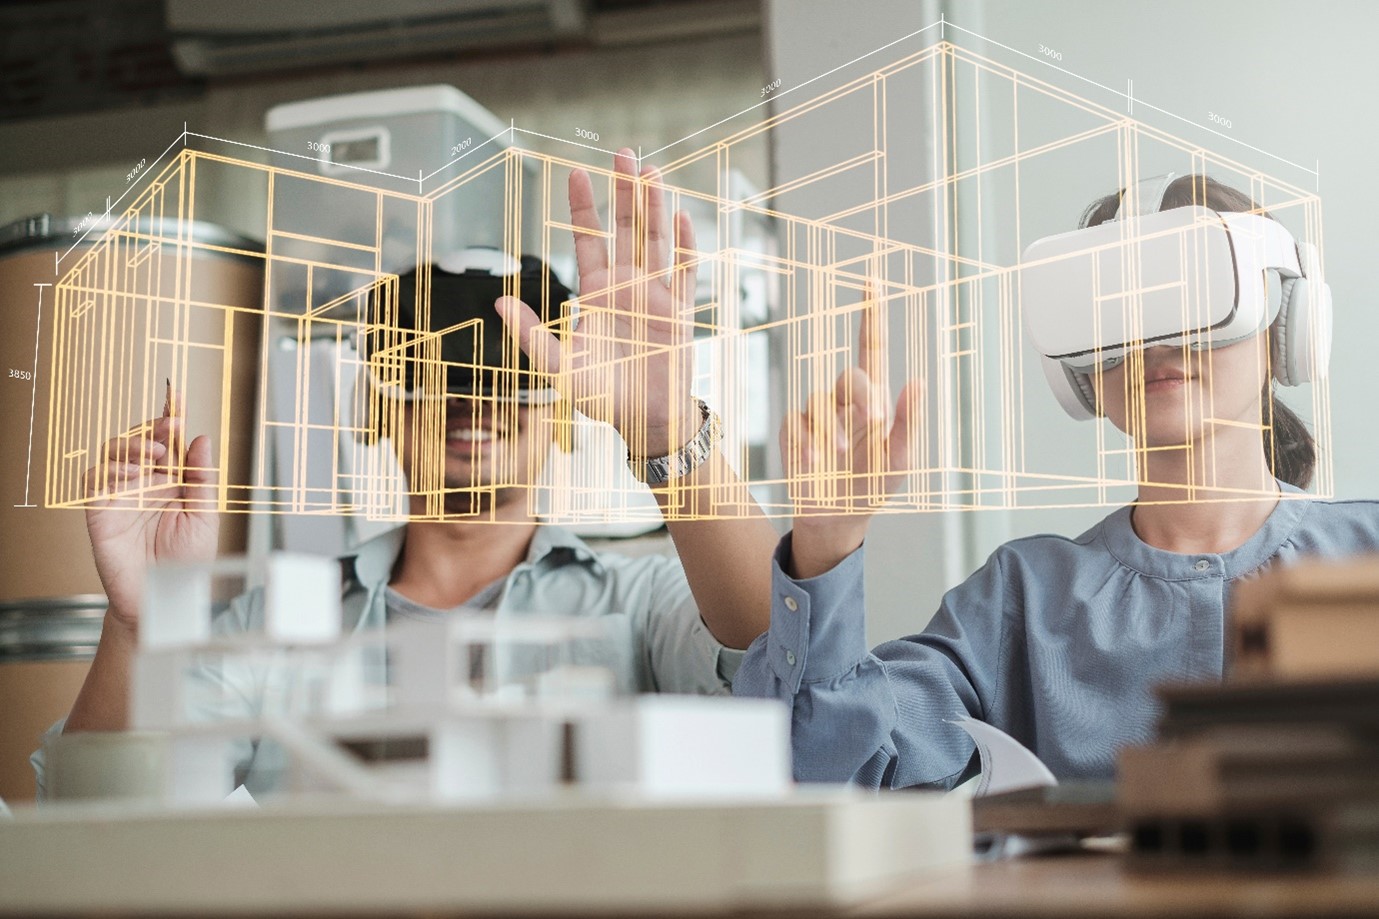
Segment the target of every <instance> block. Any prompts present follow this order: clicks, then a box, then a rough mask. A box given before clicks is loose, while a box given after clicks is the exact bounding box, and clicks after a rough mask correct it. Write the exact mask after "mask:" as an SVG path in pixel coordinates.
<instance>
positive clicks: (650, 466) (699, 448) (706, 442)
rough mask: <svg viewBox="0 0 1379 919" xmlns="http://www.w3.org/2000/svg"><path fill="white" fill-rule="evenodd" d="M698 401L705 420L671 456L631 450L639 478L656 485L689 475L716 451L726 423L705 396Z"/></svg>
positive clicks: (634, 472) (630, 463)
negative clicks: (637, 453)
mask: <svg viewBox="0 0 1379 919" xmlns="http://www.w3.org/2000/svg"><path fill="white" fill-rule="evenodd" d="M694 402H695V404H696V405H698V406H699V412H700V414H701V415H703V418H704V421H703V424H701V425H700V426H699V431H698V433H696V434H695V435H694V436H693V437H691V438H690V439H689V442H688V443H686V444H685V445H684V446H683V447H681V448H680V449H678V450H674V451H672V452H671V453H670V454H669V455H668V456H656V457H651V458H650V459H646V458H642V457H634V456H633V455H632V451H631V450H630V449H629V450H628V453H627V466H628V468H629V469H631V470H632V475H633V476H634V477H635V478H636V479H637V481H639V482H642V483H644V484H646V485H652V486H655V485H664V484H665V483H666V482H669V481H670V480H672V479H678V478H681V477H682V476H687V475H689V474H690V473H691V472H693V471H694V470H696V469H698V468H699V467H700V466H702V465H704V463H705V462H706V461H707V460H708V458H709V457H710V456H712V455H713V450H714V447H716V446H718V442H719V441H720V440H722V439H723V423H722V422H721V421H720V420H719V417H718V413H717V412H715V411H714V410H713V409H711V408H709V407H708V405H707V404H705V402H704V400H703V399H699V398H696V399H695V400H694Z"/></svg>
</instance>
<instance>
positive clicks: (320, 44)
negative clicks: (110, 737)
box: [0, 0, 1379, 640]
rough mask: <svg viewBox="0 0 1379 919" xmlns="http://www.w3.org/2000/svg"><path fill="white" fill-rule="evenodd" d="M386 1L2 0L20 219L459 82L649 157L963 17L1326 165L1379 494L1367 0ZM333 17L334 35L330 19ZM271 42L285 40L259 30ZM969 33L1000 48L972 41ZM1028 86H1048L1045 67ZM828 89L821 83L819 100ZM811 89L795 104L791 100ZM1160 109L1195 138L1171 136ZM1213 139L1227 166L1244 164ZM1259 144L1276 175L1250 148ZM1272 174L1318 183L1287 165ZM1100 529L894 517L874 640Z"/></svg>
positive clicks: (786, 145)
mask: <svg viewBox="0 0 1379 919" xmlns="http://www.w3.org/2000/svg"><path fill="white" fill-rule="evenodd" d="M379 7H380V5H379V4H370V3H366V2H356V0H342V2H336V3H331V4H329V5H326V6H323V5H321V4H319V3H315V2H305V0H277V2H267V0H265V2H257V0H253V2H244V3H236V4H204V3H197V2H194V0H187V2H180V0H166V2H164V0H107V2H97V0H47V2H15V3H8V4H5V5H4V6H3V7H0V42H3V46H4V56H5V60H6V66H5V68H4V73H3V75H0V99H3V100H4V109H3V115H2V116H0V223H3V222H7V221H9V220H12V219H15V218H18V217H22V216H25V215H28V214H31V213H35V212H39V211H50V212H53V213H56V214H66V215H71V216H78V217H79V216H81V215H83V214H85V213H86V212H88V211H99V210H101V209H102V208H103V206H104V200H105V197H106V196H107V195H109V194H111V193H112V191H113V192H116V193H118V192H119V191H120V190H122V189H123V188H124V187H125V178H126V175H127V173H128V171H129V169H130V168H131V167H132V165H133V164H134V163H136V162H138V161H139V160H140V159H141V158H145V157H148V158H150V159H151V158H152V157H153V156H156V155H157V154H158V152H160V151H161V150H162V149H163V147H165V146H166V145H167V144H168V142H169V141H170V140H172V139H173V138H174V137H176V136H177V135H178V134H179V133H180V132H181V130H182V126H183V124H184V123H186V124H187V125H188V126H189V127H190V128H191V129H192V130H194V131H197V132H199V133H204V134H210V135H215V136H220V137H227V138H232V139H235V140H239V141H243V142H246V143H251V144H262V143H263V142H264V140H265V134H264V130H263V117H264V113H265V112H266V111H267V109H268V108H270V107H271V106H273V105H276V104H278V103H282V102H286V101H291V100H297V99H304V98H311V97H314V96H320V95H326V94H332V93H343V92H351V91H359V90H367V89H382V88H390V87H398V86H407V85H416V84H425V83H437V82H439V83H449V84H452V85H454V86H456V87H458V88H460V89H461V90H463V91H464V92H466V93H468V94H469V95H471V96H472V97H474V98H475V99H476V100H477V101H479V102H480V103H482V104H483V105H485V106H487V107H488V108H489V109H491V110H492V111H493V112H494V113H496V114H497V115H498V117H499V118H500V119H503V120H507V119H509V118H511V119H514V120H516V121H517V123H518V124H519V125H524V126H527V127H529V128H531V129H533V130H549V132H550V133H552V134H564V133H567V132H570V131H572V130H573V128H574V126H576V125H579V126H582V127H590V128H592V129H594V130H597V131H599V132H600V134H601V137H602V140H603V145H604V146H612V145H616V144H618V143H623V142H626V143H629V144H632V145H634V146H635V145H637V144H641V145H642V146H643V147H644V148H647V149H649V148H651V147H653V146H656V145H659V144H663V143H668V142H670V141H672V140H675V139H677V138H679V137H682V136H683V135H685V134H688V133H690V132H691V131H694V130H696V129H698V128H700V127H703V126H705V125H708V124H711V123H713V122H715V121H717V120H719V119H720V118H723V117H724V116H726V115H730V114H732V113H734V112H737V111H740V110H742V109H745V108H747V107H749V106H751V105H753V104H755V103H756V102H757V101H758V100H759V96H760V90H761V88H762V87H763V86H764V85H766V84H768V83H770V82H771V81H773V80H777V79H779V80H781V81H782V85H783V86H784V87H790V86H793V85H796V84H798V83H800V82H802V81H804V80H806V79H809V78H812V77H814V76H816V75H818V74H820V73H822V72H824V71H826V70H829V69H831V68H833V67H836V66H838V65H839V64H842V63H845V62H847V61H849V60H851V59H853V58H855V57H857V56H858V55H861V54H864V53H866V52H868V51H871V50H873V49H876V48H878V47H880V46H882V45H885V44H887V43H890V42H893V41H895V40H896V39H898V38H901V37H902V36H904V35H906V34H908V33H910V32H912V31H914V30H916V29H919V28H922V27H924V26H927V25H929V24H931V23H933V22H935V21H937V19H938V18H939V17H940V16H945V17H947V20H948V21H949V22H951V23H953V24H955V25H957V26H961V27H963V28H966V29H969V30H971V31H973V32H977V33H981V34H983V35H985V36H987V37H988V38H990V39H992V40H993V41H996V42H1000V43H1002V44H1005V45H1008V46H1009V47H1010V48H1011V49H1017V50H1019V51H1023V52H1025V53H1026V54H1036V53H1037V49H1038V47H1039V46H1040V45H1046V46H1049V47H1053V48H1056V49H1057V50H1058V52H1059V53H1060V54H1061V55H1062V60H1061V62H1060V63H1061V66H1063V67H1065V68H1066V69H1068V70H1069V71H1072V72H1074V73H1077V74H1081V75H1083V76H1085V77H1086V78H1088V79H1089V80H1095V81H1097V82H1101V83H1103V84H1105V85H1106V86H1108V87H1113V88H1116V89H1120V88H1121V87H1123V86H1124V85H1125V82H1126V80H1129V79H1133V80H1134V87H1135V94H1136V96H1137V97H1138V98H1139V99H1141V100H1143V101H1145V102H1150V103H1153V104H1154V105H1157V106H1159V107H1160V108H1163V109H1165V110H1167V111H1170V112H1174V113H1178V114H1180V115H1181V116H1183V117H1184V118H1186V119H1188V120H1189V121H1193V122H1195V123H1196V124H1197V125H1199V126H1200V125H1204V124H1205V123H1206V120H1207V115H1208V112H1209V111H1216V112H1221V113H1225V114H1226V115H1227V116H1228V117H1229V118H1230V120H1231V123H1232V127H1231V129H1230V130H1229V134H1230V137H1231V138H1232V139H1233V140H1234V141H1238V142H1240V143H1241V144H1244V145H1249V146H1250V147H1255V148H1259V149H1260V150H1267V151H1271V152H1272V153H1275V154H1277V155H1278V156H1280V157H1283V158H1285V159H1288V160H1292V161H1293V162H1295V163H1299V164H1302V165H1304V166H1306V167H1309V168H1312V169H1318V167H1319V172H1320V178H1319V182H1318V183H1317V184H1318V185H1319V187H1320V190H1321V193H1322V197H1323V211H1324V214H1325V259H1326V270H1327V277H1328V280H1329V282H1330V284H1331V286H1332V289H1333V291H1334V294H1335V301H1336V309H1337V330H1338V331H1337V340H1336V345H1335V352H1334V356H1333V363H1332V368H1333V381H1334V382H1333V388H1332V400H1333V401H1332V410H1333V424H1334V431H1335V443H1334V447H1335V450H1334V464H1335V482H1336V491H1337V494H1338V496H1340V497H1344V498H1354V497H1363V496H1371V495H1374V494H1375V493H1376V491H1379V489H1377V488H1376V486H1377V485H1379V475H1376V473H1375V471H1374V466H1375V460H1374V457H1375V456H1376V455H1379V431H1376V426H1375V425H1374V424H1373V417H1374V412H1373V409H1372V407H1371V406H1370V405H1369V404H1368V398H1369V393H1370V392H1371V391H1373V390H1374V388H1375V385H1376V383H1379V376H1377V375H1376V374H1377V371H1376V366H1379V365H1376V362H1375V361H1374V360H1373V359H1372V358H1371V351H1372V350H1373V343H1374V342H1375V341H1377V340H1379V311H1375V310H1372V309H1370V308H1369V303H1370V300H1371V299H1372V296H1373V295H1372V294H1371V291H1370V289H1371V287H1372V281H1371V280H1370V279H1367V278H1366V277H1365V275H1364V272H1365V271H1366V270H1367V267H1368V265H1369V263H1370V261H1371V257H1370V252H1369V250H1370V248H1371V247H1372V245H1373V244H1374V242H1375V240H1376V233H1375V229H1374V227H1375V223H1374V215H1375V214H1376V213H1379V192H1376V187H1379V185H1377V183H1376V181H1375V177H1374V172H1373V167H1372V160H1373V157H1372V152H1371V151H1373V150H1374V149H1375V148H1376V147H1379V127H1376V125H1375V122H1374V120H1373V119H1372V118H1370V117H1369V107H1368V106H1369V103H1368V101H1367V100H1368V94H1369V93H1370V92H1371V91H1372V89H1373V88H1374V87H1375V86H1379V63H1376V60H1379V59H1376V57H1375V56H1374V55H1373V54H1372V51H1371V49H1370V47H1369V45H1370V43H1371V42H1372V37H1373V35H1374V34H1375V33H1376V30H1377V27H1379V7H1376V6H1375V5H1374V4H1372V3H1369V2H1366V0H1332V2H1328V3H1325V4H1321V3H1305V2H1302V0H1217V2H1213V3H1200V2H1192V0H1161V2H1153V3H1151V2H1135V3H1117V4H1114V5H1113V6H1108V5H1107V4H1105V3H1102V2H1098V0H1039V2H1027V0H849V2H842V0H763V2H761V3H757V2H750V0H744V2H735V0H660V2H656V0H588V2H575V0H519V2H509V3H499V2H497V0H405V2H403V0H396V2H390V3H388V4H386V10H387V13H388V18H387V19H386V20H382V21H380V20H379V17H378V14H377V9H375V8H379ZM322 10H328V11H329V18H330V20H331V21H330V22H322V19H323V18H324V17H323V16H322V13H321V11H322ZM256 17H257V18H256ZM269 26H271V27H272V29H271V30H269V31H271V33H272V37H271V38H270V39H265V38H264V36H263V34H260V33H261V32H263V31H264V30H265V29H268V27H269ZM255 30H258V31H255ZM929 40H930V38H929V37H925V38H924V39H923V41H926V42H927V41H929ZM960 40H961V41H963V42H964V43H965V45H966V46H967V47H971V48H973V49H974V50H980V47H981V45H980V42H979V41H978V40H976V39H974V38H972V37H971V36H962V37H961V39H960ZM899 50H900V49H897V52H896V53H899ZM992 50H993V55H995V54H1002V53H1006V52H1004V51H1003V50H1002V49H994V48H993V49H992ZM1005 59H1007V60H1014V58H1010V57H1009V55H1007V57H1006V58H1005ZM875 60H876V62H877V64H879V63H881V62H883V61H884V60H885V58H884V57H880V58H877V59H875ZM860 66H863V67H865V66H868V65H860ZM1022 69H1025V70H1027V71H1028V72H1030V73H1033V74H1036V75H1038V74H1039V73H1040V72H1041V68H1040V65H1039V64H1038V63H1037V62H1034V61H1028V60H1026V61H1025V62H1024V64H1023V65H1022ZM859 72H860V71H859V70H858V68H856V67H854V68H852V69H851V70H848V71H846V72H844V73H840V74H839V75H838V77H837V79H839V80H841V79H843V78H844V77H851V76H855V75H857V74H858V73H859ZM1050 79H1053V77H1052V76H1051V77H1050ZM1058 79H1059V80H1061V81H1062V82H1061V84H1060V85H1065V86H1067V87H1068V88H1076V87H1077V86H1078V85H1079V84H1078V82H1077V81H1076V80H1074V79H1071V78H1067V77H1058ZM835 82H836V81H835ZM829 85H830V83H829V81H828V80H823V81H820V82H819V83H818V84H817V89H818V91H823V90H824V89H826V88H827V87H828V86H829ZM1086 92H1087V94H1088V96H1089V98H1093V99H1096V100H1097V101H1099V102H1100V103H1102V104H1104V105H1108V106H1110V105H1119V104H1121V103H1120V101H1119V100H1118V99H1116V98H1115V97H1114V96H1112V95H1110V94H1108V93H1101V94H1100V95H1098V93H1099V92H1100V91H1099V90H1097V89H1096V88H1095V87H1091V86H1087V87H1086ZM805 95H806V94H801V95H795V96H782V97H781V99H782V100H783V101H782V102H781V104H782V105H784V104H793V103H794V102H797V101H800V100H801V99H802V98H804V97H805ZM1137 114H1138V115H1139V116H1140V117H1142V118H1144V119H1145V120H1146V121H1148V122H1149V123H1151V124H1154V125H1155V126H1157V127H1161V128H1164V129H1166V130H1170V131H1173V130H1175V128H1180V129H1182V131H1183V132H1184V133H1186V132H1187V128H1185V127H1183V126H1182V125H1181V124H1177V123H1175V122H1174V121H1172V120H1171V119H1167V118H1164V117H1162V116H1156V115H1153V114H1152V113H1149V112H1147V111H1145V110H1141V111H1139V112H1137ZM750 117H757V116H756V115H753V116H750ZM1202 139H1203V141H1204V142H1206V141H1210V143H1212V144H1213V145H1214V148H1216V147H1219V148H1220V149H1221V150H1222V151H1224V152H1226V153H1228V154H1229V153H1230V152H1231V150H1232V148H1233V145H1232V143H1231V142H1230V141H1227V140H1224V139H1210V138H1209V137H1207V136H1206V135H1202ZM829 142H830V138H829V136H828V135H827V133H826V132H824V133H818V132H815V133H813V134H811V135H810V136H794V135H792V134H791V133H790V131H789V130H788V129H787V130H782V131H779V132H777V133H776V135H775V137H774V139H773V142H772V144H771V146H770V149H769V150H768V148H767V145H766V144H764V143H763V144H761V145H760V146H759V147H757V148H755V150H756V152H755V153H754V154H752V156H754V157H755V158H756V161H755V162H750V161H748V162H741V161H739V163H738V165H740V166H743V167H745V168H748V169H749V170H750V171H756V172H765V170H766V169H767V167H768V159H769V160H770V161H771V162H772V163H773V164H774V167H775V168H776V170H777V172H778V173H780V172H784V173H788V172H789V170H790V167H791V164H792V162H794V161H795V160H794V158H796V157H797V156H798V155H799V151H800V150H802V149H805V147H806V146H809V145H813V146H816V147H817V146H818V145H827V144H828V143H829ZM1239 150H1240V154H1239V155H1240V157H1241V158H1242V159H1244V158H1248V157H1253V159H1252V160H1251V161H1252V162H1255V163H1257V164H1258V165H1259V166H1260V167H1261V168H1271V165H1270V164H1271V161H1270V160H1268V159H1264V158H1262V157H1260V156H1258V155H1257V154H1256V153H1254V152H1251V151H1250V150H1249V149H1248V148H1247V147H1243V146H1242V147H1240V148H1239ZM241 152H242V153H243V154H244V155H245V156H246V158H252V159H261V160H262V159H266V156H267V154H266V153H263V152H261V151H245V150H241ZM1274 165H1275V166H1276V165H1277V164H1274ZM1274 171H1275V172H1277V174H1278V175H1280V176H1282V177H1286V178H1289V179H1290V180H1292V181H1295V182H1297V183H1298V184H1303V185H1307V186H1308V187H1311V183H1313V178H1312V177H1311V176H1309V175H1306V174H1303V173H1300V172H1297V171H1292V172H1290V171H1289V170H1288V169H1287V168H1286V167H1282V166H1278V167H1277V168H1276V169H1274ZM1110 182H1111V179H1110V178H1108V183H1110ZM1105 190H1106V191H1111V190H1113V189H1112V188H1111V187H1110V185H1109V184H1108V187H1107V188H1106V189H1105ZM1084 204H1085V201H1083V200H1080V199H1079V200H1069V199H1068V196H1067V195H1064V194H1061V193H1060V190H1059V189H1049V190H1048V195H1047V204H1046V206H1047V207H1048V208H1049V209H1051V210H1054V211H1057V212H1058V213H1061V214H1063V215H1064V217H1065V218H1066V225H1067V226H1069V227H1071V226H1072V225H1073V223H1074V222H1075V220H1076V218H1077V215H1078V214H1079V213H1080V210H1081V208H1082V206H1083V205H1084ZM244 206H245V213H251V212H255V211H257V210H258V202H245V203H244ZM962 206H963V207H971V208H975V207H976V203H975V202H964V203H963V204H962ZM989 206H990V205H989V204H988V207H989ZM973 213H975V211H974V212H973ZM994 216H997V217H998V216H999V215H998V214H997V215H994ZM231 222H233V221H231ZM231 229H235V227H233V226H232V227H231ZM774 418H775V419H778V418H779V406H777V407H776V412H775V415H774ZM1045 420H1046V422H1047V427H1048V430H1049V431H1050V432H1053V436H1057V432H1059V431H1062V430H1067V429H1068V428H1067V426H1069V425H1072V424H1073V422H1071V421H1070V420H1068V419H1066V418H1065V417H1062V416H1061V415H1059V414H1058V412H1057V411H1056V410H1055V409H1053V408H1052V407H1051V406H1049V410H1048V412H1047V414H1046V419H1045ZM776 423H778V421H775V420H773V425H774V424H776ZM1103 514H1104V511H1103V510H1099V509H1085V510H1074V511H1058V512H1051V511H1020V512H1014V513H1007V512H980V513H974V514H944V515H924V516H912V517H906V518H886V519H881V520H879V521H878V522H877V523H876V525H875V527H874V529H873V533H872V538H871V541H870V553H869V557H868V558H869V566H870V568H869V582H868V584H869V586H868V589H869V592H870V596H869V607H870V611H871V615H870V619H869V629H870V632H871V636H872V638H873V639H875V640H880V639H883V638H887V637H891V636H894V635H897V634H902V633H907V632H911V631H914V630H916V629H919V628H921V627H922V626H923V625H924V623H925V622H926V621H927V619H928V617H929V615H930V614H931V612H932V610H933V609H934V608H935V606H936V604H937V601H938V599H939V597H940V596H941V594H942V592H943V591H944V590H945V589H947V587H949V586H951V585H952V584H954V583H956V582H957V581H958V580H960V579H961V578H962V577H964V576H966V574H968V573H969V572H970V571H972V570H973V569H974V568H975V567H976V566H977V565H979V564H980V563H981V562H982V560H983V559H985V557H986V556H987V555H988V554H989V552H990V551H991V549H992V548H994V547H995V546H996V545H997V544H999V543H1000V542H1002V541H1004V540H1006V539H1009V538H1011V537H1014V536H1019V535H1023V534H1027V533H1033V532H1050V531H1051V532H1061V533H1065V534H1076V533H1078V532H1081V531H1082V530H1083V529H1085V528H1086V527H1087V526H1089V525H1090V524H1091V523H1093V522H1094V521H1095V520H1097V519H1099V518H1100V517H1101V516H1102V515H1103Z"/></svg>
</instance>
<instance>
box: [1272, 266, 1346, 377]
mask: <svg viewBox="0 0 1379 919" xmlns="http://www.w3.org/2000/svg"><path fill="white" fill-rule="evenodd" d="M1298 248H1299V250H1303V249H1304V246H1299V247H1298ZM1305 248H1306V249H1312V247H1311V246H1305ZM1304 262H1308V263H1310V264H1306V265H1305V266H1304V270H1305V271H1307V274H1308V276H1306V277H1300V278H1284V279H1283V283H1282V285H1281V286H1280V303H1279V309H1278V318H1277V319H1275V320H1274V325H1273V328H1272V329H1271V330H1270V332H1271V335H1272V341H1271V342H1270V345H1269V347H1270V355H1271V359H1272V361H1273V371H1274V379H1275V380H1277V381H1278V382H1279V383H1281V384H1282V385H1284V386H1300V385H1302V384H1303V383H1310V382H1312V381H1314V380H1320V379H1322V378H1323V377H1325V376H1326V370H1327V365H1328V364H1329V363H1330V362H1331V288H1330V287H1329V286H1328V285H1326V284H1317V283H1315V282H1314V281H1313V280H1312V278H1314V277H1315V276H1316V275H1315V274H1313V272H1314V271H1315V270H1316V269H1315V267H1314V266H1315V264H1316V256H1315V250H1312V251H1311V252H1306V253H1305V254H1304Z"/></svg>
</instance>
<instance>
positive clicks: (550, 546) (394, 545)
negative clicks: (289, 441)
mask: <svg viewBox="0 0 1379 919" xmlns="http://www.w3.org/2000/svg"><path fill="white" fill-rule="evenodd" d="M406 537H407V527H406V526H400V527H394V528H393V529H391V530H388V531H387V532H386V533H382V534H380V535H378V536H375V537H374V538H372V539H370V540H368V541H366V542H363V543H361V544H360V545H359V547H358V548H357V549H356V550H355V551H354V554H353V555H350V556H346V557H345V559H343V560H344V561H347V562H349V563H351V564H352V566H353V572H352V573H353V577H354V580H356V581H358V582H359V584H360V585H361V586H363V587H366V588H368V589H370V590H372V589H374V588H376V587H380V586H382V585H384V584H386V583H387V582H388V578H389V576H390V575H391V574H392V571H393V566H394V565H395V564H397V557H398V556H399V555H400V554H402V544H403V542H404V541H405V540H406ZM570 562H579V563H581V564H586V565H591V566H594V567H597V568H600V569H601V568H602V567H603V563H602V562H601V561H600V560H599V556H598V553H597V552H595V551H594V550H593V549H591V548H589V545H588V544H587V543H586V542H585V541H584V540H582V539H580V538H579V537H578V536H576V535H575V534H574V533H572V532H570V531H569V530H567V529H565V528H564V527H559V526H553V525H550V524H543V525H540V526H538V527H537V528H536V535H534V536H533V537H532V541H531V545H530V546H529V547H528V548H527V560H526V564H528V565H538V564H542V563H546V564H552V565H563V564H568V563H570Z"/></svg>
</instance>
